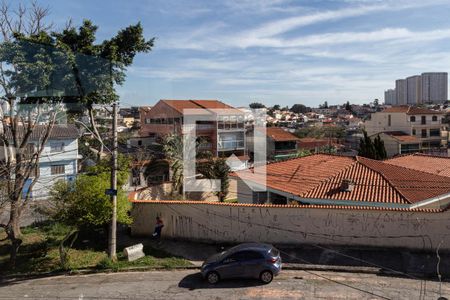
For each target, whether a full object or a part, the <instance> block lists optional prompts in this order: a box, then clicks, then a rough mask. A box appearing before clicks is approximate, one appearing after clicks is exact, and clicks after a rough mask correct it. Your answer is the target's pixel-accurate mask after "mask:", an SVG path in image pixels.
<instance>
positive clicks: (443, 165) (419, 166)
mask: <svg viewBox="0 0 450 300" xmlns="http://www.w3.org/2000/svg"><path fill="white" fill-rule="evenodd" d="M385 163H387V164H391V165H396V166H403V167H407V168H410V169H414V170H418V171H422V172H427V173H431V174H436V175H441V176H447V177H450V157H442V156H432V155H426V154H420V153H416V154H410V155H404V156H398V157H395V158H391V159H388V160H385Z"/></svg>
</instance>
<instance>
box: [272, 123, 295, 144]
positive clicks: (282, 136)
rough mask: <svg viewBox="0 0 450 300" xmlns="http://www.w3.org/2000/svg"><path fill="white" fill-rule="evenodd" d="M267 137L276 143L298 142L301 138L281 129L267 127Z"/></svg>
mask: <svg viewBox="0 0 450 300" xmlns="http://www.w3.org/2000/svg"><path fill="white" fill-rule="evenodd" d="M266 135H267V136H268V137H270V138H271V139H273V140H274V141H275V142H286V141H298V140H299V138H298V137H296V136H295V135H293V134H292V133H290V132H289V131H286V130H284V129H283V128H280V127H267V128H266Z"/></svg>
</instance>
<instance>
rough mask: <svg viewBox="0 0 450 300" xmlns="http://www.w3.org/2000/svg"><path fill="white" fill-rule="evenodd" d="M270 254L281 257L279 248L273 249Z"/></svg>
mask: <svg viewBox="0 0 450 300" xmlns="http://www.w3.org/2000/svg"><path fill="white" fill-rule="evenodd" d="M269 254H270V255H272V256H278V255H280V251H278V249H277V248H272V249H270V251H269Z"/></svg>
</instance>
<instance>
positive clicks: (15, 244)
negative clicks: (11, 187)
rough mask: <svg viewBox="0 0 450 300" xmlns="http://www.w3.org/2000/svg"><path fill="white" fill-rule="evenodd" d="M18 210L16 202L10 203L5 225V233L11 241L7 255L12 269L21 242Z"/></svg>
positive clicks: (14, 265)
mask: <svg viewBox="0 0 450 300" xmlns="http://www.w3.org/2000/svg"><path fill="white" fill-rule="evenodd" d="M19 222H20V210H19V207H18V202H12V203H11V211H10V216H9V222H8V225H7V226H6V234H7V236H8V239H9V240H10V241H11V251H10V257H9V264H10V267H11V268H12V269H14V268H15V267H16V260H17V253H18V251H19V248H20V245H21V244H22V239H21V237H22V231H21V230H20V223H19Z"/></svg>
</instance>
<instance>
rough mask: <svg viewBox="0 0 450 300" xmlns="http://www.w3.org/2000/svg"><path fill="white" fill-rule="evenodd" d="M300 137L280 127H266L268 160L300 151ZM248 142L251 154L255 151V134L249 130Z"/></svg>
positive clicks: (289, 155) (283, 157)
mask: <svg viewBox="0 0 450 300" xmlns="http://www.w3.org/2000/svg"><path fill="white" fill-rule="evenodd" d="M298 141H299V138H298V137H296V136H295V135H293V134H292V133H290V132H289V131H286V130H284V129H283V128H280V127H267V128H266V151H267V159H268V160H278V159H286V158H290V157H294V156H296V155H297V152H298V145H297V144H298ZM247 143H248V149H249V152H250V154H251V155H252V153H253V152H254V134H253V132H248V135H247Z"/></svg>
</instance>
